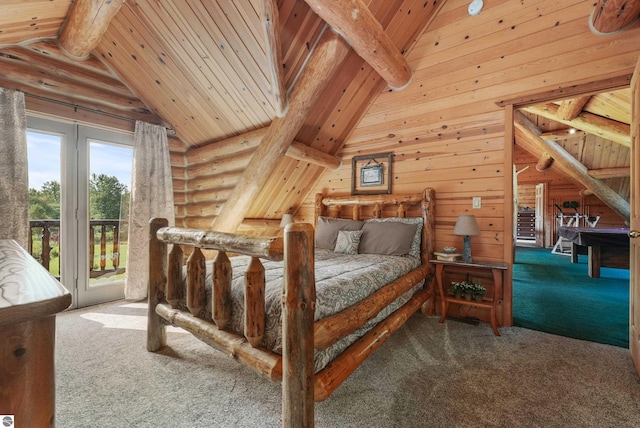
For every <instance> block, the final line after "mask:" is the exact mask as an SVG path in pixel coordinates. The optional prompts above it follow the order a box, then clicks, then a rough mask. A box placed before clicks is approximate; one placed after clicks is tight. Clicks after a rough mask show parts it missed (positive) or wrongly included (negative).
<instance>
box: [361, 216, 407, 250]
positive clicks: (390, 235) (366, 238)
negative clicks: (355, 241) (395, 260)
mask: <svg viewBox="0 0 640 428" xmlns="http://www.w3.org/2000/svg"><path fill="white" fill-rule="evenodd" d="M417 228H418V225H416V224H407V223H401V222H369V221H368V222H365V224H364V226H362V237H361V238H360V247H359V249H358V252H359V253H361V254H388V255H392V256H404V255H407V254H409V251H410V250H411V242H412V241H413V237H414V235H415V234H416V229H417Z"/></svg>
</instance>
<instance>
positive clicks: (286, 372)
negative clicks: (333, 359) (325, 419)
mask: <svg viewBox="0 0 640 428" xmlns="http://www.w3.org/2000/svg"><path fill="white" fill-rule="evenodd" d="M313 243H314V229H313V227H312V226H311V225H310V224H301V223H293V224H290V225H288V226H287V227H286V228H285V238H284V286H283V291H282V292H283V298H282V302H283V303H282V305H283V308H282V324H283V325H282V336H283V337H282V339H283V340H282V369H283V370H282V371H283V373H282V426H283V427H286V428H292V427H296V428H299V427H307V428H308V427H313V422H314V421H313V407H314V400H313V398H314V397H313V383H314V381H313V376H314V363H313V348H314V343H313V322H314V312H315V306H316V288H315V275H314V245H313Z"/></svg>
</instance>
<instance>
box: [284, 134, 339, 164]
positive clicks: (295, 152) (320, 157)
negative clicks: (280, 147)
mask: <svg viewBox="0 0 640 428" xmlns="http://www.w3.org/2000/svg"><path fill="white" fill-rule="evenodd" d="M285 155H287V156H288V157H290V158H292V159H298V160H301V161H304V162H309V163H312V164H314V165H318V166H321V167H323V168H327V169H330V170H336V169H338V168H340V165H341V164H342V161H341V160H340V158H338V157H336V156H333V155H330V154H329V153H325V152H323V151H320V150H318V149H314V148H313V147H311V146H307V145H306V144H303V143H299V142H297V141H294V142H293V143H291V145H290V146H289V148H288V149H287V152H286V153H285Z"/></svg>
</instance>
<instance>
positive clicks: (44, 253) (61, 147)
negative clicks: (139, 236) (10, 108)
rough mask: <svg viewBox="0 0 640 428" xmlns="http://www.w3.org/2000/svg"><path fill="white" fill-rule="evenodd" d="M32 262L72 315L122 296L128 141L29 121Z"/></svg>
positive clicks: (100, 132) (125, 137)
mask: <svg viewBox="0 0 640 428" xmlns="http://www.w3.org/2000/svg"><path fill="white" fill-rule="evenodd" d="M28 128H29V131H28V134H27V145H28V163H29V183H30V184H29V188H30V192H29V193H30V207H29V213H30V220H31V230H32V238H31V243H30V247H31V248H30V249H31V254H33V255H34V257H35V258H36V259H38V260H40V261H41V263H42V264H43V265H45V266H47V267H48V269H49V271H50V272H51V273H52V274H53V275H54V276H56V277H58V278H59V279H60V282H61V283H62V284H63V285H64V286H65V287H67V289H68V290H69V291H70V292H71V293H72V295H73V304H72V306H73V307H82V306H87V305H92V304H97V303H102V302H106V301H109V300H116V299H121V298H123V296H124V273H125V269H126V266H124V264H125V263H126V250H127V238H128V233H127V220H128V216H129V189H130V187H131V184H130V183H131V169H132V158H133V137H132V135H129V134H124V133H117V132H111V131H106V130H100V129H96V128H89V127H85V126H80V125H75V124H70V123H62V122H56V121H51V120H46V119H42V118H34V117H29V118H28Z"/></svg>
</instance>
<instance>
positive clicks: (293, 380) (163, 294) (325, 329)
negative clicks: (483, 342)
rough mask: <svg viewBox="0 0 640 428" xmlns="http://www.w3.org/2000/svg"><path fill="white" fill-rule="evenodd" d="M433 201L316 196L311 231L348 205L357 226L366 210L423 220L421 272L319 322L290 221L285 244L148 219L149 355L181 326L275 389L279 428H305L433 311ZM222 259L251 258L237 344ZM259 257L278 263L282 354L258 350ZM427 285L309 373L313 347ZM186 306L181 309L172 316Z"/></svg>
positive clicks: (310, 238)
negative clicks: (211, 254)
mask: <svg viewBox="0 0 640 428" xmlns="http://www.w3.org/2000/svg"><path fill="white" fill-rule="evenodd" d="M434 200H435V191H434V190H433V189H430V188H427V189H425V191H424V192H423V193H418V194H409V195H375V196H373V195H367V196H346V197H324V196H322V195H317V197H316V207H315V223H316V224H317V219H318V217H319V216H321V215H327V213H328V216H329V217H334V218H336V217H339V216H340V214H341V213H342V212H345V209H344V208H347V209H348V207H352V208H351V213H350V216H351V217H350V218H352V219H354V220H359V219H362V218H361V217H363V214H362V213H363V212H364V211H367V212H370V216H371V217H373V218H380V217H381V216H382V214H383V212H388V210H389V206H393V207H394V211H395V214H394V216H395V217H405V215H406V212H407V209H408V208H410V207H417V208H418V209H419V210H420V212H421V215H422V218H423V220H424V227H423V233H422V248H421V250H422V251H421V257H422V265H421V266H420V267H418V268H417V269H415V270H413V271H411V272H409V273H408V274H406V275H404V276H402V277H401V278H399V279H398V280H396V281H394V282H392V283H391V284H388V285H386V286H385V287H383V288H382V289H380V290H378V291H377V292H376V293H374V294H373V295H371V296H370V297H368V298H367V299H365V300H363V301H361V302H359V303H358V304H356V305H354V306H351V307H349V308H347V309H345V310H343V311H342V312H340V313H338V314H336V315H333V316H330V317H327V318H324V319H321V320H318V321H317V322H314V310H315V298H316V292H315V278H314V229H313V227H312V226H311V225H309V224H300V223H294V224H290V225H288V226H287V227H286V228H285V232H284V237H277V238H265V237H257V236H248V235H238V234H229V233H220V232H212V231H202V230H195V229H183V228H176V227H167V224H168V223H167V220H166V219H152V220H151V221H150V232H149V241H150V242H149V256H150V257H149V260H150V265H149V309H148V321H147V322H148V324H147V350H149V351H152V352H155V351H158V350H160V349H161V348H163V347H164V346H165V345H166V333H165V325H167V324H172V325H174V326H177V327H181V328H183V329H185V330H187V331H189V332H191V333H192V334H193V335H195V336H196V337H198V338H199V339H200V340H202V341H204V342H205V343H207V344H209V345H210V346H212V347H214V348H216V349H218V350H221V351H222V352H225V353H228V354H230V355H231V356H233V357H234V358H235V359H236V360H237V361H239V362H241V363H243V364H245V365H247V366H249V367H250V368H252V369H253V370H254V371H256V372H257V373H259V374H261V375H264V376H266V377H267V378H269V379H270V380H272V381H274V382H281V383H282V426H283V427H303V426H304V427H312V426H313V423H314V400H315V401H322V400H324V399H326V398H327V397H328V396H329V395H330V394H331V393H332V392H333V391H334V390H335V388H337V387H338V386H339V385H340V384H341V383H342V382H343V381H344V380H345V379H346V378H347V377H348V376H349V375H350V374H351V373H352V372H353V371H354V370H355V369H356V368H357V367H358V366H359V365H360V364H361V363H362V362H363V361H364V360H365V359H366V358H367V357H368V356H369V355H370V354H371V353H372V352H373V351H374V350H375V349H377V348H378V347H379V346H380V345H381V344H382V343H383V342H384V341H385V340H386V339H387V338H388V337H389V336H390V334H391V333H393V332H394V331H396V330H397V329H399V328H400V327H401V326H402V325H403V324H404V323H405V322H406V321H407V320H408V319H409V317H410V316H411V315H412V314H414V313H415V312H416V311H417V310H418V309H420V308H422V312H423V313H424V314H428V315H433V314H434V300H435V291H434V289H435V287H434V286H433V281H432V280H431V273H432V269H431V265H430V263H429V259H430V256H431V255H432V254H433V250H434V235H435V234H434ZM385 207H386V209H385ZM362 208H364V209H362ZM167 244H174V245H173V249H172V250H171V253H170V254H167V246H168V245H167ZM182 246H190V247H193V251H192V252H191V255H190V256H189V258H188V260H187V269H188V273H187V280H186V284H183V280H182V267H183V258H184V251H183V250H182ZM201 249H211V250H217V251H218V253H217V256H216V258H215V260H214V262H213V278H214V282H213V293H212V295H213V299H212V302H211V313H212V318H213V322H212V321H208V320H205V319H203V317H202V316H203V314H204V312H205V311H204V305H205V258H204V256H203V254H202V251H201ZM227 253H234V254H244V255H248V256H251V257H252V261H251V263H250V265H249V269H248V270H247V272H246V273H245V316H244V331H245V336H244V337H243V336H240V335H238V334H235V333H233V332H229V331H226V330H225V326H226V323H227V321H228V320H229V319H230V318H231V303H230V302H231V298H230V294H231V265H230V262H229V258H228V256H227ZM260 258H263V259H267V260H283V261H284V269H285V270H284V281H283V282H284V284H283V289H282V293H283V294H282V295H283V299H282V305H283V307H282V317H283V327H282V328H283V332H282V338H283V341H282V342H283V348H282V355H278V354H276V353H274V352H272V351H269V350H266V349H262V348H260V347H259V344H260V341H261V340H262V335H263V334H264V323H265V321H264V316H265V308H264V286H265V280H264V267H263V266H262V264H261V262H260ZM425 278H426V281H425V285H424V287H423V288H422V289H421V290H419V291H418V292H417V293H416V294H414V296H413V297H411V299H410V300H409V301H408V302H407V303H405V304H404V305H403V306H402V307H400V308H399V309H398V310H396V311H395V312H393V313H392V314H391V315H389V316H388V317H387V318H386V319H384V320H382V321H380V322H379V323H378V324H377V325H376V326H375V327H374V328H373V329H371V330H370V331H369V332H367V333H366V334H365V335H364V336H362V337H361V338H360V339H358V340H357V341H356V342H355V343H353V344H352V345H350V346H349V347H348V348H347V349H346V350H345V351H344V352H343V353H342V354H340V355H339V356H337V357H336V358H335V359H334V360H333V361H331V362H330V363H329V364H328V365H327V366H326V367H325V368H324V369H322V370H321V371H319V372H318V373H315V374H314V361H313V354H314V348H317V349H325V348H327V347H329V346H331V345H332V344H333V343H335V342H337V341H338V340H339V339H341V338H343V337H345V336H346V335H347V334H350V333H352V332H353V331H355V330H357V329H358V328H360V327H361V326H363V325H364V324H365V323H366V322H367V321H369V320H370V319H372V318H373V317H375V316H376V315H377V314H378V312H379V311H380V310H382V309H383V308H384V307H386V306H387V305H388V304H389V303H390V302H392V301H393V300H395V299H396V298H397V297H398V296H400V295H401V294H402V293H404V292H405V291H407V290H409V289H410V288H412V287H413V286H414V285H416V284H417V283H419V282H420V281H422V280H423V279H425ZM181 302H183V303H182V305H181ZM185 305H186V307H187V308H188V310H182V309H180V308H181V307H183V306H185Z"/></svg>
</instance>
